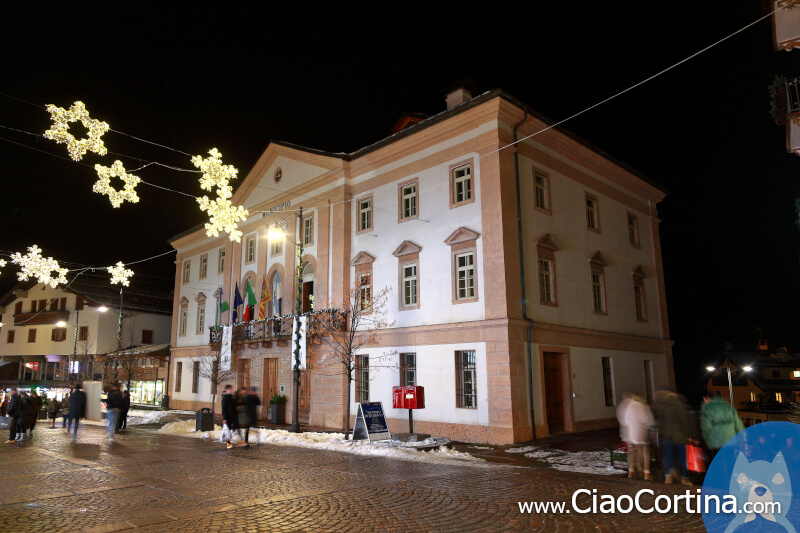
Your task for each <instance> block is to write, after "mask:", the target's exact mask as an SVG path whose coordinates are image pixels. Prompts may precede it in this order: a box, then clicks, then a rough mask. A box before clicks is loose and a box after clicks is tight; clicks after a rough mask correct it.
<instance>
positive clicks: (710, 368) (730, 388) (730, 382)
mask: <svg viewBox="0 0 800 533" xmlns="http://www.w3.org/2000/svg"><path fill="white" fill-rule="evenodd" d="M725 364H726V369H727V372H728V392H729V393H730V397H731V405H733V380H732V379H731V362H730V361H728V360H727V359H726V360H725ZM706 370H708V371H709V372H716V371H717V369H716V367H713V366H707V367H706ZM741 370H742V371H743V372H750V371H751V370H753V367H752V366H750V365H745V366H743V367H741Z"/></svg>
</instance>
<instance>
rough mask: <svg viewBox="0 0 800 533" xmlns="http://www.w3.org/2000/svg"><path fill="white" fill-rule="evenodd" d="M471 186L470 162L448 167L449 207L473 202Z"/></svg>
mask: <svg viewBox="0 0 800 533" xmlns="http://www.w3.org/2000/svg"><path fill="white" fill-rule="evenodd" d="M472 184H473V181H472V161H470V162H469V163H466V164H464V163H458V164H457V165H454V166H452V167H450V207H456V206H459V205H463V204H468V203H471V202H474V201H475V192H474V190H473V189H474V187H473V185H472Z"/></svg>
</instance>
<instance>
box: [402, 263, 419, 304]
mask: <svg viewBox="0 0 800 533" xmlns="http://www.w3.org/2000/svg"><path fill="white" fill-rule="evenodd" d="M400 268H402V271H403V307H414V306H416V305H417V265H416V264H415V263H411V264H408V265H403V266H402V267H400Z"/></svg>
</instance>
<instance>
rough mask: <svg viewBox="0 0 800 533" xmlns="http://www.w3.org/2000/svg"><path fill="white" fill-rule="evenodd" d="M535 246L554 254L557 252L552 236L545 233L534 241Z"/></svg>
mask: <svg viewBox="0 0 800 533" xmlns="http://www.w3.org/2000/svg"><path fill="white" fill-rule="evenodd" d="M536 246H541V247H542V248H547V249H548V250H552V251H554V252H557V251H558V245H557V244H556V241H555V240H553V236H552V235H550V234H549V233H545V234H544V235H542V236H541V237H539V238H538V239H536Z"/></svg>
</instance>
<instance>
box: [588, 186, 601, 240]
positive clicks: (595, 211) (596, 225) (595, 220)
mask: <svg viewBox="0 0 800 533" xmlns="http://www.w3.org/2000/svg"><path fill="white" fill-rule="evenodd" d="M586 228H587V229H590V230H592V231H596V232H597V233H600V210H599V205H598V202H597V197H595V196H592V195H590V194H588V193H587V194H586Z"/></svg>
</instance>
